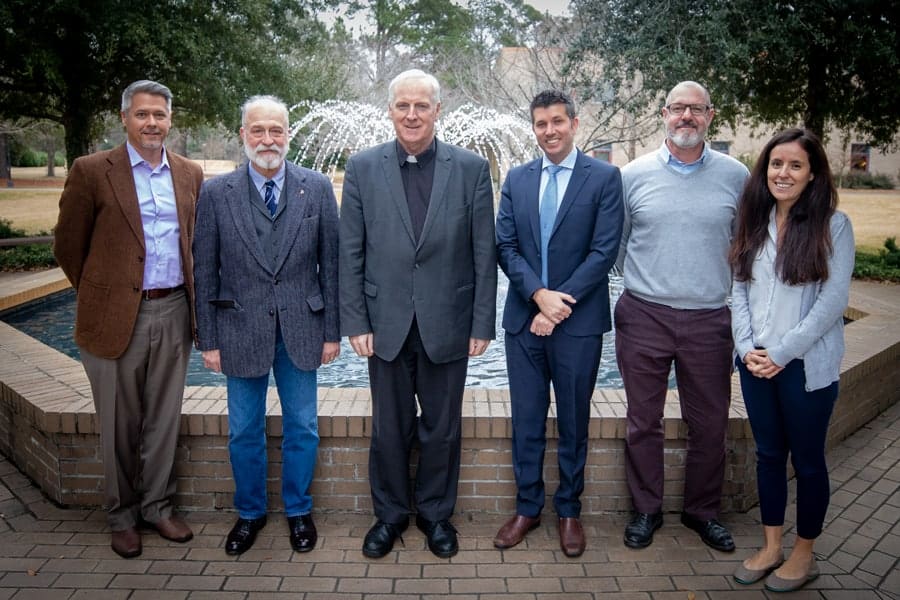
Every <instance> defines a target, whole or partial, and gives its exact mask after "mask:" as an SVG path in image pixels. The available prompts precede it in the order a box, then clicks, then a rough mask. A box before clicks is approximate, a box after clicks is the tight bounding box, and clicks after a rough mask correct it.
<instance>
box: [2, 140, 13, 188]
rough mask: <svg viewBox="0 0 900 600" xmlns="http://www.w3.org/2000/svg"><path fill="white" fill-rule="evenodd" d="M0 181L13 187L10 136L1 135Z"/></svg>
mask: <svg viewBox="0 0 900 600" xmlns="http://www.w3.org/2000/svg"><path fill="white" fill-rule="evenodd" d="M0 179H6V182H7V183H6V185H8V186H9V187H12V165H11V164H10V163H9V134H6V133H0Z"/></svg>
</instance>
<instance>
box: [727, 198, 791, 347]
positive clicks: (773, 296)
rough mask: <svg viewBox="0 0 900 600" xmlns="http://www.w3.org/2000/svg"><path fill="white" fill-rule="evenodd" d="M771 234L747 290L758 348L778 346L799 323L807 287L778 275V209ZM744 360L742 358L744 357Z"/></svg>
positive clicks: (751, 324) (760, 253) (773, 208)
mask: <svg viewBox="0 0 900 600" xmlns="http://www.w3.org/2000/svg"><path fill="white" fill-rule="evenodd" d="M768 231H769V235H768V236H767V237H766V242H765V244H763V246H762V248H760V250H759V253H758V254H757V255H756V260H755V261H753V272H752V277H753V278H752V279H751V281H750V288H749V290H748V298H749V302H750V327H751V328H752V329H753V345H754V346H756V347H758V348H771V347H774V346H776V345H777V344H778V343H779V342H780V341H781V338H783V337H784V334H786V333H787V332H788V331H790V330H791V329H793V328H794V326H796V325H797V323H799V322H800V317H801V315H800V310H801V306H802V300H803V288H804V287H805V286H804V285H788V284H786V283H784V282H783V281H782V280H781V278H780V277H779V276H778V274H777V273H776V272H775V259H776V256H777V254H778V228H777V225H776V223H775V207H774V206H773V207H772V212H771V213H769V230H768ZM741 358H743V357H741Z"/></svg>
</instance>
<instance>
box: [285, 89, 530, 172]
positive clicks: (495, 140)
mask: <svg viewBox="0 0 900 600" xmlns="http://www.w3.org/2000/svg"><path fill="white" fill-rule="evenodd" d="M290 112H291V120H292V121H293V125H292V126H291V129H290V132H289V134H290V139H291V141H292V142H293V143H292V147H296V148H297V150H296V152H293V157H292V158H291V160H293V161H294V162H296V163H298V164H299V163H302V164H305V165H307V166H310V167H311V168H313V169H315V170H317V171H322V172H323V173H326V174H327V175H328V176H329V177H331V179H332V181H334V179H335V176H336V174H337V170H338V167H339V166H340V165H341V164H342V163H343V160H344V159H346V158H347V157H348V156H349V155H351V154H353V153H354V152H357V151H359V150H362V149H364V148H368V147H370V146H375V145H376V144H381V143H383V142H386V141H388V140H390V139H392V138H393V137H394V127H393V125H392V124H391V121H390V119H389V118H388V115H387V110H386V109H385V108H382V107H376V106H373V105H371V104H363V103H360V102H347V101H344V100H328V101H325V102H300V103H298V104H295V105H294V106H292V107H291V108H290ZM436 129H437V136H438V137H439V138H440V139H441V141H444V142H447V143H449V144H455V145H457V146H462V147H464V148H469V149H470V150H472V151H474V152H476V153H478V154H480V155H482V156H484V157H485V158H487V159H488V160H489V161H491V164H492V165H494V166H495V167H496V168H497V173H496V174H497V181H500V182H502V181H503V179H504V178H505V177H506V172H507V171H509V169H511V168H512V167H514V166H516V165H518V164H521V163H523V162H525V161H527V160H529V159H531V158H533V157H534V156H536V155H537V151H538V148H537V145H536V144H535V143H534V134H533V133H532V131H531V125H530V124H529V123H528V122H527V121H525V120H523V119H520V118H518V117H515V116H513V115H509V114H503V113H499V112H497V111H495V110H492V109H490V108H485V107H483V106H475V105H473V104H464V105H463V106H460V107H459V108H457V109H455V110H452V111H450V112H448V113H445V114H444V115H443V116H442V117H441V118H440V119H439V120H438V122H437V126H436Z"/></svg>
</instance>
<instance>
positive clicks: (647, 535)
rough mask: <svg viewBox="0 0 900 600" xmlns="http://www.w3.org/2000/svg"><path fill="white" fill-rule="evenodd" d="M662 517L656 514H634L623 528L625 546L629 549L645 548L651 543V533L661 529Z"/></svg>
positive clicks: (658, 513) (660, 514)
mask: <svg viewBox="0 0 900 600" xmlns="http://www.w3.org/2000/svg"><path fill="white" fill-rule="evenodd" d="M662 524H663V516H662V513H661V512H657V513H653V514H651V513H634V516H633V517H632V518H631V521H629V523H628V526H626V527H625V545H626V546H628V547H629V548H646V547H647V546H649V545H650V544H651V543H652V542H653V532H654V531H656V530H657V529H659V528H660V527H662Z"/></svg>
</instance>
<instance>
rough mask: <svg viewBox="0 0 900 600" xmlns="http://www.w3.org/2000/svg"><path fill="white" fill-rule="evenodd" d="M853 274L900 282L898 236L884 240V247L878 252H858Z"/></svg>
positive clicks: (862, 277)
mask: <svg viewBox="0 0 900 600" xmlns="http://www.w3.org/2000/svg"><path fill="white" fill-rule="evenodd" d="M853 276H854V277H856V278H859V279H877V280H880V281H896V282H900V249H898V248H897V238H892V237H890V238H888V239H886V240H885V241H884V248H882V249H881V250H879V251H878V253H877V254H876V253H872V252H857V253H856V265H855V266H854V268H853Z"/></svg>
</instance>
